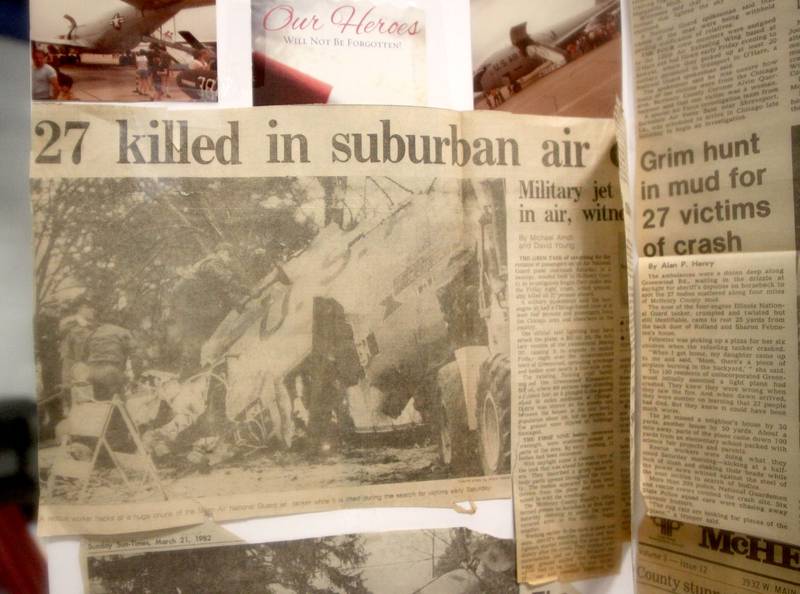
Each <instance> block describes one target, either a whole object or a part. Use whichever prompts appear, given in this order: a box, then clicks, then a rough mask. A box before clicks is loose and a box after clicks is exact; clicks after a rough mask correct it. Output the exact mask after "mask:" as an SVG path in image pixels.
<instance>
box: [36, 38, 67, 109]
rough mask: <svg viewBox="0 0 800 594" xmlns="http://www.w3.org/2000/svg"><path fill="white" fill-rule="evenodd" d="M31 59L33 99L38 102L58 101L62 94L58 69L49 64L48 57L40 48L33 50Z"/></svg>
mask: <svg viewBox="0 0 800 594" xmlns="http://www.w3.org/2000/svg"><path fill="white" fill-rule="evenodd" d="M31 57H32V59H33V67H32V68H31V91H32V94H33V99H34V100H37V101H49V100H52V99H58V96H59V95H60V94H61V87H60V86H59V84H58V73H57V72H56V69H55V68H53V67H52V66H50V64H48V63H47V56H46V55H45V53H44V52H43V51H42V50H40V49H38V48H33V51H32V53H31Z"/></svg>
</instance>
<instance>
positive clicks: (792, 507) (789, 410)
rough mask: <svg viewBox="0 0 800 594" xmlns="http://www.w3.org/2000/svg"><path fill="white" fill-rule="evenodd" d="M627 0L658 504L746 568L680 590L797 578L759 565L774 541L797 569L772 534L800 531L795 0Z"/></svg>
mask: <svg viewBox="0 0 800 594" xmlns="http://www.w3.org/2000/svg"><path fill="white" fill-rule="evenodd" d="M632 17H633V27H634V37H635V59H636V72H637V77H636V94H637V112H638V113H637V115H638V145H637V161H638V163H637V168H636V179H635V181H634V184H633V190H634V193H635V209H636V227H637V229H636V244H637V245H636V247H637V250H638V255H639V257H640V260H639V269H638V272H639V285H638V289H639V299H640V303H639V305H640V312H641V363H640V370H641V394H640V398H641V401H640V402H641V435H640V439H641V488H642V493H643V495H644V499H645V503H646V505H647V513H648V514H652V515H653V516H654V521H656V518H659V519H658V520H657V521H658V522H662V524H661V525H662V526H667V525H670V526H671V525H673V524H672V523H671V522H674V525H675V526H678V525H680V526H683V527H682V528H680V530H679V531H677V529H676V530H673V533H674V534H672V536H673V537H675V538H677V539H678V541H680V542H684V540H683V539H684V537H685V538H686V539H688V540H686V541H685V542H687V543H689V544H687V545H686V547H693V548H687V549H686V551H687V553H688V552H689V551H690V550H698V551H702V550H703V549H696V547H705V548H706V549H708V548H709V546H710V545H709V546H706V545H708V543H710V542H714V543H717V544H719V543H722V545H720V546H715V547H713V548H714V550H715V551H717V553H714V555H712V556H711V557H709V556H708V555H700V554H699V553H698V555H699V556H700V557H702V560H699V559H698V560H697V563H698V564H700V565H704V564H705V565H709V566H711V565H714V564H717V565H720V564H724V563H723V561H724V558H726V555H719V554H718V552H719V551H722V552H723V553H726V554H727V559H728V563H729V564H730V565H732V566H735V567H736V568H737V571H736V572H734V573H735V574H736V575H737V576H742V577H741V580H740V579H739V578H738V577H737V578H736V581H733V582H725V580H722V581H721V582H719V583H717V585H716V586H711V585H708V586H704V588H707V589H691V587H690V586H689V585H688V584H689V582H687V581H684V582H683V583H684V586H681V587H685V588H686V589H682V590H680V591H685V592H690V591H691V592H713V591H719V592H722V591H724V592H733V591H737V592H738V591H740V590H741V591H744V590H748V591H774V592H790V591H796V590H795V589H794V586H792V587H790V586H789V585H787V584H789V583H795V584H796V579H795V580H794V582H791V580H792V579H793V578H787V577H786V576H787V573H786V572H783V573H781V576H782V579H781V580H778V581H777V582H775V581H774V580H771V579H768V580H766V581H768V582H769V583H770V584H773V585H771V586H770V585H765V586H764V587H759V585H758V583H755V582H758V580H759V579H761V578H765V579H766V576H765V575H761V576H760V577H759V576H758V575H756V574H766V575H769V576H775V577H776V579H777V577H779V576H778V574H777V573H773V571H772V570H773V569H774V567H775V566H776V564H775V563H773V562H772V561H773V560H776V559H779V558H781V559H785V560H786V567H789V568H790V569H791V568H793V569H794V570H796V563H795V561H796V556H797V551H796V550H795V549H794V548H792V547H791V546H789V545H778V544H775V542H782V543H790V544H793V545H797V544H799V543H800V513H799V512H800V472H798V471H799V470H800V468H799V467H798V464H797V460H798V455H800V435H799V431H798V429H799V427H798V414H799V412H800V410H798V371H797V365H796V362H797V360H798V353H797V348H798V331H797V323H798V322H797V311H798V307H797V305H798V302H797V294H798V293H797V246H798V239H797V238H798V234H797V232H796V225H797V223H796V221H797V220H798V218H797V216H796V213H797V212H798V210H797V209H798V204H799V203H800V201H799V200H798V196H800V194H799V193H798V191H797V188H798V187H800V186H798V177H797V172H798V166H797V162H798V158H800V156H798V151H797V148H796V147H797V146H798V144H797V138H798V137H797V133H796V132H795V130H796V124H797V122H798V119H797V115H796V113H795V112H796V111H797V109H798V108H800V95H799V94H798V92H799V89H798V86H797V84H796V82H793V81H796V79H797V71H798V65H800V62H798V57H799V56H800V54H798V47H800V46H799V45H798V43H800V41H799V40H800V20H799V19H800V9H798V7H797V6H796V3H788V2H766V1H761V2H736V1H733V0H720V1H718V2H713V3H709V2H703V1H700V0H696V1H692V2H682V3H660V2H651V1H644V2H636V3H634V4H633V13H632ZM720 49H722V51H719V50H720ZM712 50H713V51H712ZM660 518H668V520H667V519H664V520H660ZM691 524H695V525H697V526H696V527H692V526H690V525H691ZM661 535H662V536H663V537H664V538H668V537H670V536H671V535H670V534H667V533H666V532H663V533H661ZM676 535H677V536H676ZM742 535H752V536H746V537H745V536H742ZM646 538H647V539H649V540H648V542H649V541H651V540H652V538H651V535H650V533H649V532H648V533H647V536H646ZM653 538H654V537H653ZM676 542H677V541H676ZM643 547H644V545H643ZM648 550H649V549H647V548H646V547H644V548H641V549H640V558H641V560H642V562H643V563H644V562H645V560H647V562H648V563H654V562H655V560H654V559H653V558H650V557H649V555H650V553H648V552H647V551H648ZM747 551H749V556H748V558H749V560H750V561H744V560H742V559H740V557H739V555H740V554H742V553H743V552H744V553H747ZM768 551H769V552H768ZM734 554H735V555H734ZM664 555H666V557H668V558H669V559H675V558H676V557H675V556H674V555H672V556H670V555H667V554H666V553H664ZM666 557H665V558H666ZM662 561H663V559H662ZM664 562H665V563H666V561H664ZM707 562H708V563H707ZM669 563H672V561H670V562H669ZM753 563H755V564H756V565H752V564H753ZM759 563H760V564H761V565H760V567H761V569H760V570H759V569H753V568H754V567H758V564H759ZM748 564H750V565H748ZM673 565H674V563H673ZM739 569H741V571H739ZM640 571H644V572H645V573H646V572H647V571H649V570H641V568H640ZM653 571H655V570H653ZM714 571H717V569H714ZM748 571H749V572H750V573H749V574H748ZM709 572H711V570H709ZM753 572H755V573H753ZM789 573H791V571H790V572H789ZM671 575H672V574H671ZM731 575H733V574H731ZM747 575H749V576H750V577H746V576H747ZM639 577H640V580H641V579H648V578H642V575H641V574H640V576H639ZM725 579H728V578H725ZM731 579H733V578H731ZM786 579H788V580H790V581H789V582H787V581H785V580H786ZM747 580H751V581H754V583H748V582H747ZM725 583H728V584H730V587H728V586H726V585H724V584H725ZM775 584H777V585H775ZM664 585H665V584H661V586H662V587H663V586H664ZM652 587H655V586H652ZM692 587H693V586H692ZM736 588H738V589H736ZM748 588H749V589H748ZM668 591H675V590H668Z"/></svg>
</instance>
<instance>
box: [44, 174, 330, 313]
mask: <svg viewBox="0 0 800 594" xmlns="http://www.w3.org/2000/svg"><path fill="white" fill-rule="evenodd" d="M335 188H336V185H335V184H332V183H331V182H330V181H329V180H325V181H324V183H323V182H322V181H320V182H319V183H318V186H317V188H316V190H317V191H318V193H322V192H324V193H325V194H326V195H327V193H328V192H330V191H332V190H335ZM32 195H33V211H34V233H35V258H36V281H37V282H36V302H37V305H39V306H40V307H41V306H47V305H52V304H54V303H56V302H59V301H64V300H65V299H69V297H70V296H71V295H74V294H76V293H78V292H88V293H89V294H90V295H91V298H92V299H94V300H96V301H97V305H98V307H99V308H100V309H103V308H113V307H117V306H118V305H119V303H120V301H122V302H123V303H135V304H137V306H138V307H139V308H140V309H142V310H145V309H147V308H150V309H151V310H152V309H153V308H155V309H154V310H153V311H150V312H148V313H149V314H150V315H156V316H158V315H159V314H160V312H159V311H158V304H163V303H164V297H165V292H168V291H169V290H170V289H171V288H172V286H174V284H175V282H176V281H177V279H178V270H179V269H180V268H181V267H186V266H190V265H191V264H192V263H194V262H196V261H198V260H199V259H201V258H202V257H204V256H206V255H208V254H210V253H212V252H213V250H214V248H215V247H216V246H217V245H218V244H220V243H227V244H229V245H230V246H231V247H232V248H233V254H232V255H233V256H234V257H235V258H236V259H238V260H239V265H240V266H241V267H242V269H244V270H245V271H246V272H247V273H248V274H250V275H260V274H265V273H266V272H268V270H269V269H270V267H271V266H273V265H274V263H275V262H277V261H279V260H280V259H282V258H286V257H287V256H288V255H289V254H291V253H293V252H295V251H297V250H300V249H303V247H305V245H307V244H308V242H309V241H310V240H311V239H312V238H313V236H314V234H315V233H316V231H317V223H316V221H314V220H312V219H311V218H310V217H308V216H307V215H306V214H304V213H303V207H304V205H305V204H306V203H307V201H308V200H309V192H308V184H303V183H301V182H300V181H298V180H297V179H296V178H268V179H210V180H206V179H198V178H187V179H183V178H181V179H150V178H136V179H134V178H108V179H106V178H90V179H59V180H34V181H33V184H32Z"/></svg>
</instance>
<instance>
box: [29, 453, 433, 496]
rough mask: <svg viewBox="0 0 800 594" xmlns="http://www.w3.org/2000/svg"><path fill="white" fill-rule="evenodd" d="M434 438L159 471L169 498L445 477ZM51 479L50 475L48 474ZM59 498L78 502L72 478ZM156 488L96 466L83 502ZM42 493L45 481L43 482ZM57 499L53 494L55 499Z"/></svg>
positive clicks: (49, 457)
mask: <svg viewBox="0 0 800 594" xmlns="http://www.w3.org/2000/svg"><path fill="white" fill-rule="evenodd" d="M55 455H56V448H54V447H52V448H46V449H43V450H41V451H40V457H39V462H40V465H41V469H42V475H43V476H45V477H46V475H47V474H49V468H50V466H52V464H53V460H54V459H55ZM438 458H439V456H438V447H437V446H436V445H435V444H434V443H423V444H421V445H416V444H414V443H409V444H408V445H405V446H401V445H397V444H392V445H386V444H380V443H369V444H361V445H346V446H343V447H342V448H341V449H340V450H339V451H336V452H331V453H329V454H327V455H325V456H313V457H310V456H309V455H308V454H306V453H303V452H295V451H285V452H263V453H262V452H255V453H251V454H249V455H247V456H241V455H233V456H232V457H229V458H228V459H227V460H225V461H222V462H218V463H216V464H210V465H209V464H207V463H202V464H190V463H189V462H187V461H186V459H185V458H182V459H175V460H174V461H173V462H172V463H171V464H159V466H158V472H159V476H160V478H161V480H162V484H163V486H164V489H165V491H166V493H167V496H168V497H169V498H170V499H182V498H188V497H196V496H197V494H198V493H202V494H203V495H205V496H218V495H231V494H243V493H250V492H264V491H276V492H277V491H296V490H305V489H318V488H326V487H345V486H359V485H369V484H382V483H402V482H410V481H423V480H434V479H443V478H447V477H448V472H447V470H446V469H445V468H444V467H443V466H442V465H441V464H440V463H439V459H438ZM45 480H46V479H45ZM56 496H57V500H58V502H76V503H77V498H78V492H77V489H76V488H75V486H74V485H72V484H71V483H69V482H64V481H59V485H58V488H57V489H56ZM160 498H161V496H160V494H158V493H157V492H156V491H155V490H154V489H153V488H151V487H146V488H144V489H141V490H137V489H136V488H134V487H126V486H125V485H124V483H123V482H122V479H121V477H120V476H119V473H118V472H117V471H114V470H111V469H108V468H105V469H104V468H102V465H100V469H99V470H97V471H96V472H95V474H94V475H93V478H92V479H91V481H90V485H89V488H88V489H87V497H86V499H84V500H83V501H82V503H88V502H98V503H100V502H102V503H114V502H122V501H146V500H157V499H160ZM42 499H43V500H50V498H49V497H47V496H46V483H43V484H42ZM51 501H52V500H51Z"/></svg>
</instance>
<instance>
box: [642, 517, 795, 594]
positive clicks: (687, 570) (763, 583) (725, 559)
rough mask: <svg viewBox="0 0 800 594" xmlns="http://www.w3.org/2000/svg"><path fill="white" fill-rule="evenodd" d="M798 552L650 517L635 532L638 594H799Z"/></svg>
mask: <svg viewBox="0 0 800 594" xmlns="http://www.w3.org/2000/svg"><path fill="white" fill-rule="evenodd" d="M798 559H800V549H798V548H797V547H796V546H792V545H790V544H786V543H781V542H775V541H772V540H767V539H764V538H759V537H756V536H748V535H745V534H739V533H737V532H731V531H729V530H724V529H722V528H711V527H708V526H697V525H695V524H684V523H683V522H679V521H677V520H670V519H668V518H660V517H657V516H653V517H650V518H645V519H644V520H643V521H642V524H641V526H640V528H639V547H638V563H637V567H636V584H637V586H638V591H639V592H641V593H642V594H660V593H661V592H675V593H679V592H680V593H690V594H750V593H752V592H773V593H776V594H797V593H798V592H800V579H798V573H797V572H798V569H800V563H798Z"/></svg>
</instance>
